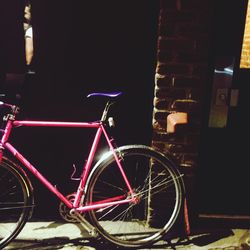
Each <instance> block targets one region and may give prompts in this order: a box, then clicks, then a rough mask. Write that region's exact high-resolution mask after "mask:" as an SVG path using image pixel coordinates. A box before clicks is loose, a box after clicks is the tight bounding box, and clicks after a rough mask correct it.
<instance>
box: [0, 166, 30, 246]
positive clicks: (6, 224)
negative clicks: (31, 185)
mask: <svg viewBox="0 0 250 250" xmlns="http://www.w3.org/2000/svg"><path fill="white" fill-rule="evenodd" d="M0 190H1V194H0V246H3V245H6V244H7V243H8V242H9V241H11V240H12V239H13V238H14V237H16V235H17V234H18V233H19V231H20V230H21V229H22V227H23V225H24V223H25V221H26V217H27V214H28V210H29V209H30V206H29V203H28V193H27V186H26V185H25V182H24V180H23V178H22V176H21V175H20V174H19V173H18V172H17V171H16V170H15V169H14V168H11V167H9V166H8V165H5V164H3V163H2V164H1V166H0Z"/></svg>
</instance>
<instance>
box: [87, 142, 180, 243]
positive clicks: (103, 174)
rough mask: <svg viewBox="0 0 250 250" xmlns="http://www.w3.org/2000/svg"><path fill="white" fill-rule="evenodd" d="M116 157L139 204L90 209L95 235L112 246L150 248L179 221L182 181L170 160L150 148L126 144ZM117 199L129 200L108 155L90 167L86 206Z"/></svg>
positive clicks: (124, 186) (126, 190)
mask: <svg viewBox="0 0 250 250" xmlns="http://www.w3.org/2000/svg"><path fill="white" fill-rule="evenodd" d="M116 152H117V153H118V156H119V160H120V162H121V164H122V166H123V168H124V171H125V173H126V175H127V178H128V179H129V182H130V184H131V186H132V189H133V190H134V191H135V193H136V196H137V198H138V201H137V202H136V203H125V204H121V205H116V206H109V207H106V208H102V209H96V210H92V211H90V213H89V214H90V218H91V220H92V223H93V225H94V226H95V227H96V228H97V230H98V231H99V233H100V234H101V235H102V236H103V237H104V238H106V239H107V240H108V241H110V242H112V243H114V244H116V245H119V246H123V247H140V246H145V245H151V244H153V243H155V242H156V241H159V240H160V239H161V238H162V237H163V236H164V235H165V234H166V233H167V232H168V231H169V230H170V229H171V227H172V226H173V224H174V223H175V221H176V219H177V217H178V214H179V212H180V209H181V206H182V202H183V192H184V184H183V179H182V176H181V174H180V173H179V171H178V170H177V169H176V167H175V165H174V163H173V162H172V161H171V160H170V159H168V158H166V157H165V156H164V155H163V154H161V153H158V152H156V151H155V150H153V149H152V148H150V147H147V146H143V145H129V146H124V147H120V148H118V149H117V150H116ZM121 195H122V196H128V189H127V187H126V185H125V183H124V180H123V179H122V176H121V173H120V171H119V168H118V167H117V164H116V162H115V160H114V158H113V156H112V154H109V155H108V156H106V157H105V159H104V160H102V161H100V162H99V163H97V166H96V167H95V168H94V171H93V174H92V175H91V177H90V181H89V188H88V192H87V203H88V204H91V203H92V204H93V203H95V202H99V201H101V200H105V199H110V198H111V199H112V198H113V197H117V196H121ZM149 207H150V208H149Z"/></svg>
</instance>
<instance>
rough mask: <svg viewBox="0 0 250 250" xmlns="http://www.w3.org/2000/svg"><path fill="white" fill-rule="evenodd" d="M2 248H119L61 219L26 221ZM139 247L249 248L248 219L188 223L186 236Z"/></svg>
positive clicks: (227, 249) (167, 237) (213, 249)
mask: <svg viewBox="0 0 250 250" xmlns="http://www.w3.org/2000/svg"><path fill="white" fill-rule="evenodd" d="M4 249H6V250H7V249H8V250H10V249H11V250H21V249H26V250H31V249H32V250H38V249H39V250H45V249H46V250H48V249H68V250H71V249H72V250H73V249H75V250H83V249H85V250H87V249H89V250H95V249H98V250H99V249H100V250H112V249H119V248H115V247H114V246H111V245H110V244H109V243H107V242H105V241H102V240H100V239H96V238H91V237H89V235H88V234H87V232H86V231H85V230H84V229H83V228H82V227H81V224H79V223H76V224H72V223H64V222H62V221H53V220H51V221H31V222H28V223H27V224H26V225H25V227H24V228H23V230H22V231H21V232H20V234H19V235H18V237H17V238H16V239H15V240H14V241H13V242H11V243H10V244H9V245H8V246H7V247H5V248H4ZM140 249H153V250H154V249H155V250H159V249H176V250H178V249H180V250H189V249H190V250H201V249H203V250H219V249H223V250H250V222H249V221H234V222H233V223H230V222H229V223H228V222H225V221H216V220H211V219H206V220H204V221H202V220H200V221H198V223H195V225H191V232H190V234H189V235H185V234H183V233H180V234H178V232H177V231H175V232H173V233H172V234H170V235H167V236H166V238H165V239H164V240H162V241H160V242H158V243H157V244H155V245H153V246H151V247H148V248H140Z"/></svg>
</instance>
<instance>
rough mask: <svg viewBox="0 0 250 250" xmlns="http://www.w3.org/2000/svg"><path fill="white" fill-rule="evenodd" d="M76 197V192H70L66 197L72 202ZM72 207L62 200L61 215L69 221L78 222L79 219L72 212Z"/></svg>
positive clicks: (60, 205)
mask: <svg viewBox="0 0 250 250" xmlns="http://www.w3.org/2000/svg"><path fill="white" fill-rule="evenodd" d="M75 197H76V193H72V194H68V195H67V196H66V198H67V199H68V200H69V201H70V202H72V203H73V202H74V200H75ZM70 210H71V209H70V208H68V207H67V206H66V205H65V204H64V203H63V202H60V204H59V213H60V215H61V217H62V218H63V219H64V220H65V221H67V222H71V223H78V222H79V221H78V220H77V219H76V218H75V217H74V216H72V215H71V214H70Z"/></svg>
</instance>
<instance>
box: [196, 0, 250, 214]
mask: <svg viewBox="0 0 250 250" xmlns="http://www.w3.org/2000/svg"><path fill="white" fill-rule="evenodd" d="M245 13H246V2H245V1H230V2H228V1H219V2H218V1H216V5H215V19H214V29H215V33H214V47H213V51H212V52H211V53H213V54H212V57H213V58H212V61H213V62H212V75H213V77H212V80H211V82H212V85H213V86H212V90H209V93H212V95H211V96H210V98H211V102H209V108H208V112H207V114H208V116H209V117H207V119H206V121H205V122H204V127H203V130H202V144H201V153H200V156H201V157H200V169H199V176H198V178H199V180H198V183H199V185H198V187H197V188H198V189H199V191H198V193H199V199H198V200H199V205H198V208H199V213H200V214H222V215H250V203H249V202H248V199H247V197H248V192H249V184H248V183H249V179H248V172H249V171H248V168H249V164H248V162H249V156H248V154H247V148H246V146H245V145H246V143H245V142H247V140H248V139H249V138H250V133H249V129H247V114H248V106H249V105H248V103H247V99H248V97H247V93H248V92H247V90H246V88H247V85H248V83H249V80H250V73H249V71H247V70H240V69H239V58H240V52H241V45H242V37H243V30H244V22H245ZM220 59H226V60H220ZM218 61H219V62H220V63H219V64H218ZM228 62H229V63H228ZM218 65H221V67H218ZM216 67H217V68H216ZM228 70H229V71H228ZM215 74H217V79H219V82H218V81H217V83H215V82H216V81H215ZM223 74H224V76H223ZM218 75H219V77H218ZM229 75H230V76H229ZM228 80H229V81H231V83H230V84H229V85H230V86H229V85H228V82H227V83H226V84H225V81H228ZM216 84H217V87H216V86H215V85H216ZM223 84H224V85H223ZM215 87H216V88H215ZM210 104H211V105H210ZM216 112H217V113H216ZM215 113H216V114H215ZM213 115H214V117H212V118H215V119H212V118H211V116H213ZM215 116H216V117H215ZM216 121H217V123H216Z"/></svg>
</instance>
